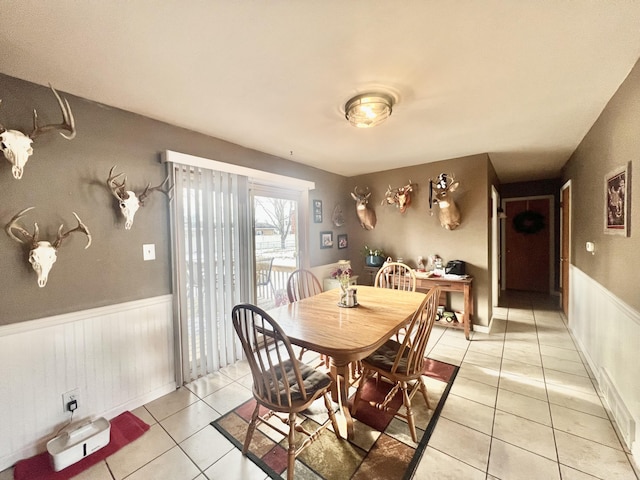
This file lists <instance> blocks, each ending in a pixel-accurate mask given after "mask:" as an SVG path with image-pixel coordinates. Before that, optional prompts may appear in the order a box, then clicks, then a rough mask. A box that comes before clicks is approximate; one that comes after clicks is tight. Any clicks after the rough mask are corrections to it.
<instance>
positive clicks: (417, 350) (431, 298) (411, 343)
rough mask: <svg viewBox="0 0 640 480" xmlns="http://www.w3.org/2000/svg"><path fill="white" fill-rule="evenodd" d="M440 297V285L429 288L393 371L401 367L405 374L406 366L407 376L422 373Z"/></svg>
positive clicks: (410, 326) (410, 325)
mask: <svg viewBox="0 0 640 480" xmlns="http://www.w3.org/2000/svg"><path fill="white" fill-rule="evenodd" d="M439 298H440V287H438V286H435V287H433V288H432V289H431V290H429V292H428V293H427V296H426V297H425V299H424V300H423V301H422V303H421V304H420V306H419V307H418V309H417V310H416V313H414V314H413V318H412V319H411V323H410V324H409V326H408V327H407V332H406V334H405V337H404V340H403V341H402V345H401V346H400V349H399V350H398V355H397V356H396V359H395V362H394V363H393V367H392V368H391V373H398V369H399V368H400V367H401V368H400V370H401V371H402V373H403V374H404V373H405V368H406V375H407V377H414V378H417V377H418V376H420V375H421V374H422V367H423V364H424V352H425V350H426V348H427V342H428V341H429V335H431V329H432V328H433V324H434V322H435V320H436V313H437V311H438V299H439ZM405 362H406V363H405Z"/></svg>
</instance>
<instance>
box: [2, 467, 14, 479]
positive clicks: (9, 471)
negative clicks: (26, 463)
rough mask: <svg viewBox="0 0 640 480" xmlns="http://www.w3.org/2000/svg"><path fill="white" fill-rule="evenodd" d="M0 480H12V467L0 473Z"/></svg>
mask: <svg viewBox="0 0 640 480" xmlns="http://www.w3.org/2000/svg"><path fill="white" fill-rule="evenodd" d="M0 480H13V467H9V468H7V469H6V470H2V471H1V472H0Z"/></svg>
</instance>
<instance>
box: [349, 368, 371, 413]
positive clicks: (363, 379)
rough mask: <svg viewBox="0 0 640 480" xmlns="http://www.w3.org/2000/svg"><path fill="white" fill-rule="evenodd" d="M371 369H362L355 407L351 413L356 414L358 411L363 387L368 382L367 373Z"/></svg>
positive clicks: (354, 400)
mask: <svg viewBox="0 0 640 480" xmlns="http://www.w3.org/2000/svg"><path fill="white" fill-rule="evenodd" d="M368 373H369V370H365V369H363V370H362V374H361V375H360V383H359V384H358V389H357V390H356V396H355V397H354V398H353V409H352V410H351V414H352V415H355V414H356V412H357V411H358V404H359V403H360V397H361V396H362V388H363V387H364V384H365V383H366V382H367V374H368Z"/></svg>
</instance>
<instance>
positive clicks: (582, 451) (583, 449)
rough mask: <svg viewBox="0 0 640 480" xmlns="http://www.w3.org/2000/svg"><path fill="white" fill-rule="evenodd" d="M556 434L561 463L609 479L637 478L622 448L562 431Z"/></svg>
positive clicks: (632, 479)
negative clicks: (611, 446) (608, 445)
mask: <svg viewBox="0 0 640 480" xmlns="http://www.w3.org/2000/svg"><path fill="white" fill-rule="evenodd" d="M555 434H556V445H557V447H558V458H559V459H560V463H561V464H563V465H567V466H569V467H572V468H574V469H576V470H579V471H581V472H584V473H588V474H589V475H593V476H595V477H598V478H605V479H607V480H637V479H636V475H635V473H634V471H633V468H632V467H631V464H630V463H629V460H628V459H627V456H626V454H625V453H624V452H622V451H621V450H618V449H615V448H610V447H607V446H604V445H602V444H601V443H597V442H593V441H591V440H587V439H585V438H581V437H577V436H575V435H571V434H569V433H565V432H561V431H556V432H555Z"/></svg>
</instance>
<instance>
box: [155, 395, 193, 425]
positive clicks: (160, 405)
mask: <svg viewBox="0 0 640 480" xmlns="http://www.w3.org/2000/svg"><path fill="white" fill-rule="evenodd" d="M197 401H198V397H197V396H195V395H194V394H193V393H191V391H190V390H188V389H186V388H184V387H180V388H179V389H177V390H176V391H175V392H171V393H169V394H168V395H165V396H163V397H160V398H158V399H157V400H154V401H152V402H149V403H147V404H146V405H145V407H146V408H147V410H149V413H151V415H153V417H154V418H155V419H156V420H157V421H160V420H163V419H165V418H167V417H168V416H169V415H173V414H174V413H176V412H177V411H180V410H182V409H183V408H186V407H188V406H189V405H191V404H192V403H194V402H197Z"/></svg>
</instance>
